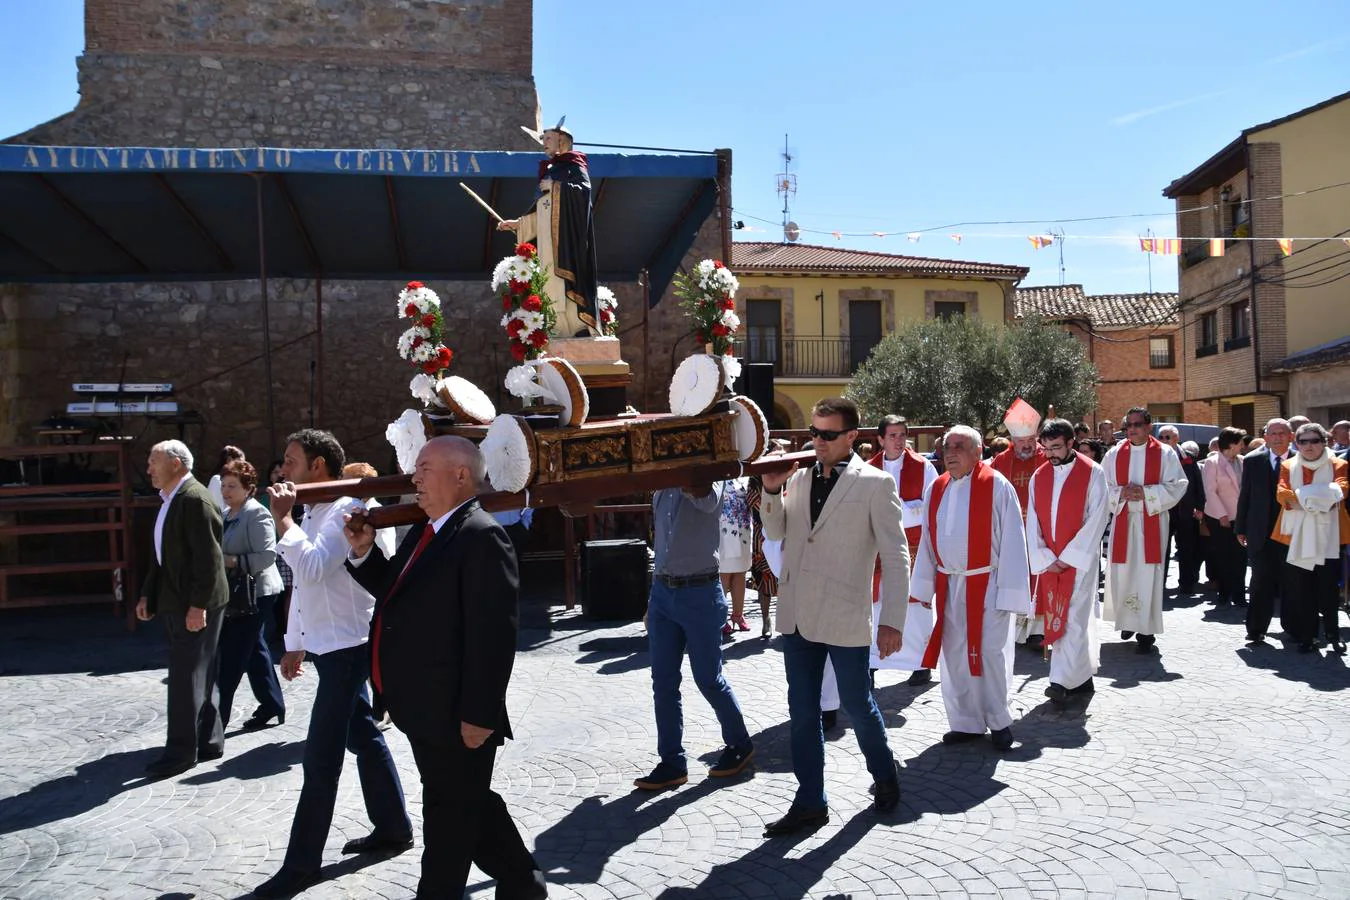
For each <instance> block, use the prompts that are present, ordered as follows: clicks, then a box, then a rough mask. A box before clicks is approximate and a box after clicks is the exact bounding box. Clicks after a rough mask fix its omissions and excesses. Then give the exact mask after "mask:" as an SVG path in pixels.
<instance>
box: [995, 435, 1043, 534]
mask: <svg viewBox="0 0 1350 900" xmlns="http://www.w3.org/2000/svg"><path fill="white" fill-rule="evenodd" d="M1046 461H1047V457H1046V455H1045V451H1044V450H1042V449H1041V448H1040V447H1037V448H1036V452H1035V453H1033V454H1032V455H1031V459H1025V460H1023V459H1018V458H1017V454H1016V453H1014V452H1013V448H1011V447H1009V448H1008V449H1007V450H1004V451H1003V452H1002V453H999V454H997V455H995V456H994V458H993V459H991V460H990V461H989V463H990V465H992V466H993V467H994V468H995V469H997V470H998V472H999V474H1001V475H1002V476H1003V477H1004V478H1006V479H1008V480H1009V481H1011V482H1012V486H1013V487H1014V488H1015V489H1016V490H1017V505H1018V506H1020V507H1022V521H1024V522H1025V521H1026V518H1027V489H1028V486H1029V485H1030V484H1031V476H1032V475H1034V474H1035V473H1036V470H1037V469H1039V468H1040V467H1041V464H1042V463H1044V462H1046Z"/></svg>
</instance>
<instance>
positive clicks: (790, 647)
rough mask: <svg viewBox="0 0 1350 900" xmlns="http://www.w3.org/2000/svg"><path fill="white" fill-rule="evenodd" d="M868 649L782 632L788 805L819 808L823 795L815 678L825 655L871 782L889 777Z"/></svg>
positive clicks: (890, 761)
mask: <svg viewBox="0 0 1350 900" xmlns="http://www.w3.org/2000/svg"><path fill="white" fill-rule="evenodd" d="M870 652H871V648H870V647H835V646H833V645H830V644H819V643H816V642H815V641H808V640H807V639H806V638H804V637H802V635H801V632H799V631H794V632H792V634H785V635H783V665H784V666H785V667H786V669H787V683H788V718H789V719H790V720H791V724H792V773H793V774H794V775H796V776H797V796H796V798H795V799H794V800H793V805H794V806H803V807H809V808H811V809H819V808H821V807H823V806H825V805H826V799H825V733H824V732H823V731H821V728H820V680H821V678H822V676H823V674H824V671H825V658H826V657H827V656H828V657H829V659H830V662H831V663H833V664H834V674H835V677H836V678H837V679H838V681H839V705H840V707H842V708H843V709H844V711H845V712H847V713H848V717H849V719H851V720H852V722H853V731H854V733H855V734H856V735H857V736H858V747H859V748H860V749H861V750H862V753H863V758H864V759H866V760H867V771H868V772H870V773H872V778H873V780H874V781H890V780H891V779H893V778H895V757H894V756H892V755H891V748H890V745H889V744H888V743H887V741H886V723H885V722H884V721H883V720H882V718H881V710H880V709H878V708H877V703H876V700H874V699H873V698H872V689H871V686H870V684H869V682H868V678H867V660H868V655H869V653H870Z"/></svg>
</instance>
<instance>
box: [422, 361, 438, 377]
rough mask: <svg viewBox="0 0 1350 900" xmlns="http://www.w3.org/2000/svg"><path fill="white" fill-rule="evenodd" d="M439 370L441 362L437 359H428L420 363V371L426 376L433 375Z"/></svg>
mask: <svg viewBox="0 0 1350 900" xmlns="http://www.w3.org/2000/svg"><path fill="white" fill-rule="evenodd" d="M440 370H441V361H440V360H439V359H429V360H427V361H426V362H424V363H422V371H423V372H426V373H427V374H428V375H435V374H436V373H437V372H439V371H440Z"/></svg>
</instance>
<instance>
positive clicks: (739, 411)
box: [730, 394, 769, 462]
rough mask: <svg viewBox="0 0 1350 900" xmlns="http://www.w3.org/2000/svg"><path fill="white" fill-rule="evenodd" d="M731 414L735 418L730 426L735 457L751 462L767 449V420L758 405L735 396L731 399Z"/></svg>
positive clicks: (738, 395)
mask: <svg viewBox="0 0 1350 900" xmlns="http://www.w3.org/2000/svg"><path fill="white" fill-rule="evenodd" d="M730 405H731V413H732V415H734V416H735V417H736V420H735V422H733V423H732V426H731V434H732V440H733V441H734V442H735V444H736V455H737V456H739V457H740V459H741V462H753V461H754V460H756V459H759V458H760V457H761V456H763V455H764V454H765V453H766V452H768V449H769V420H768V419H766V418H765V417H764V411H763V410H761V409H760V408H759V404H757V403H755V401H753V400H751V399H750V398H749V397H745V396H742V395H740V394H737V395H736V396H735V397H732V398H731V404H730Z"/></svg>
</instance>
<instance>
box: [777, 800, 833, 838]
mask: <svg viewBox="0 0 1350 900" xmlns="http://www.w3.org/2000/svg"><path fill="white" fill-rule="evenodd" d="M828 821H830V810H829V808H828V807H824V806H822V807H819V808H814V809H813V808H812V807H809V806H798V805H797V804H795V803H794V804H793V805H792V807H791V808H790V809H789V810H788V811H787V815H785V816H783V818H781V819H779V820H778V821H777V822H774V823H773V824H771V825H769V826H768V827H766V828H765V829H764V836H765V837H778V836H779V835H783V834H792V833H793V832H794V831H801V830H802V829H803V828H819V827H820V826H822V825H824V824H825V823H826V822H828Z"/></svg>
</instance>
